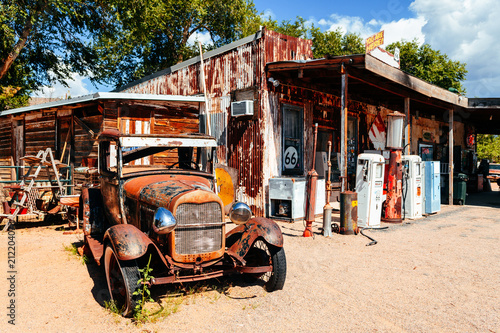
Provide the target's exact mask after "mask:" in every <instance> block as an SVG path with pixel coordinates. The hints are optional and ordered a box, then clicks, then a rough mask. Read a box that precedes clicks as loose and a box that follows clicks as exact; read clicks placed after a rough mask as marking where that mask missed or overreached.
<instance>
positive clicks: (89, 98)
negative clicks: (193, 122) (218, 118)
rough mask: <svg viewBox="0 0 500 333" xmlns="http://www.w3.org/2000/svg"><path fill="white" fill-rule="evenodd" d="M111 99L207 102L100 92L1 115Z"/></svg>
mask: <svg viewBox="0 0 500 333" xmlns="http://www.w3.org/2000/svg"><path fill="white" fill-rule="evenodd" d="M109 99H114V100H117V99H120V100H142V101H170V102H193V103H202V102H205V99H204V97H202V96H179V95H153V94H130V93H118V92H104V93H103V92H98V93H95V94H91V95H85V96H79V97H75V98H70V99H62V100H59V101H54V102H49V103H44V104H38V105H31V106H25V107H22V108H17V109H10V110H4V111H0V117H1V116H6V115H11V114H18V113H23V112H28V111H34V110H43V109H48V108H54V107H58V106H64V105H74V104H78V103H85V102H92V101H97V100H109Z"/></svg>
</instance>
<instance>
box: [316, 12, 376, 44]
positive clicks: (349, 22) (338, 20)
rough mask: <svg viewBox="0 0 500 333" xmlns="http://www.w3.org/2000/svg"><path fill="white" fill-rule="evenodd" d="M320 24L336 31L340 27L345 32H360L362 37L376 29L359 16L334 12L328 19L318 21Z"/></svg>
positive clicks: (369, 34)
mask: <svg viewBox="0 0 500 333" xmlns="http://www.w3.org/2000/svg"><path fill="white" fill-rule="evenodd" d="M318 24H319V25H320V26H323V27H324V28H325V30H327V31H334V30H337V29H338V28H340V29H341V30H342V32H343V33H347V32H353V33H357V34H359V35H360V36H361V37H362V38H366V37H368V36H371V35H373V34H374V33H375V32H377V31H376V30H374V29H373V27H371V26H370V25H369V24H367V23H365V21H364V20H363V19H362V18H361V17H358V16H342V15H338V14H332V15H330V17H329V18H328V19H321V20H319V21H318Z"/></svg>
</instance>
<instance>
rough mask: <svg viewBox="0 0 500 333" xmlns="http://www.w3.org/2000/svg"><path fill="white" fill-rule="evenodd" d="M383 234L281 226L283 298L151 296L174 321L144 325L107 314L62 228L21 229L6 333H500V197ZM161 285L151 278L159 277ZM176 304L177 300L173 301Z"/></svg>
mask: <svg viewBox="0 0 500 333" xmlns="http://www.w3.org/2000/svg"><path fill="white" fill-rule="evenodd" d="M467 200H468V202H467V206H452V207H449V206H445V205H443V206H442V210H441V212H440V213H438V214H435V215H432V216H428V217H426V218H423V219H419V220H415V221H409V222H405V223H403V224H398V225H392V224H391V225H387V226H389V229H388V230H385V231H367V232H366V233H367V234H369V235H371V236H373V237H374V238H376V239H377V241H378V244H377V245H374V246H365V245H366V244H367V243H368V241H369V240H368V239H367V238H365V237H363V236H362V235H357V236H354V235H351V236H346V235H334V236H333V237H331V238H325V237H322V236H321V235H320V229H319V228H320V227H321V222H320V221H321V220H320V219H318V222H317V223H315V224H314V228H313V229H314V232H315V235H316V236H315V237H314V238H303V237H301V235H302V231H303V229H304V226H303V224H302V223H300V222H297V223H293V224H289V223H283V222H280V223H279V224H280V226H281V229H282V231H283V233H284V235H285V251H286V255H287V262H288V271H287V280H286V283H285V287H284V289H283V290H282V291H276V292H273V293H266V292H265V291H264V290H263V289H262V287H261V286H259V285H256V284H251V283H250V284H249V283H248V282H245V280H244V279H241V278H237V279H236V280H234V281H233V282H231V280H212V281H208V282H206V283H202V284H197V285H188V286H186V287H185V288H184V294H180V293H179V291H178V289H175V288H172V287H159V288H155V289H153V296H154V298H155V299H156V301H157V302H156V303H153V304H150V307H151V308H152V311H153V309H156V308H158V307H159V306H158V304H159V303H160V304H162V305H163V306H164V308H165V309H172V310H173V313H172V314H170V315H164V316H158V315H157V316H151V317H150V318H151V319H152V320H153V321H155V322H148V323H145V324H141V325H138V324H136V323H134V322H132V321H131V320H130V319H125V318H121V317H120V316H118V315H115V314H113V313H111V312H110V311H108V310H106V309H105V308H104V306H103V304H104V303H103V301H104V300H107V298H108V297H109V296H108V292H107V287H106V284H105V278H104V272H103V269H102V267H99V266H97V265H96V264H93V263H88V264H83V263H82V260H81V257H78V256H76V255H74V254H71V253H70V251H68V250H66V249H65V247H68V246H69V247H71V246H72V244H75V245H77V246H78V245H80V244H81V241H82V235H81V234H71V235H64V234H63V232H62V231H60V230H58V229H60V226H59V227H58V226H40V225H38V226H37V227H22V228H21V227H19V228H18V229H17V230H16V246H17V253H16V262H15V264H16V267H15V269H16V271H17V273H16V274H15V275H16V284H15V293H16V295H15V304H16V316H15V323H16V325H15V326H13V325H10V324H8V320H9V319H10V318H9V317H8V316H7V314H8V311H9V310H8V309H7V306H9V302H10V300H11V299H12V298H10V297H8V291H9V283H8V282H9V281H7V278H8V277H9V275H8V273H7V271H8V270H9V268H8V262H7V254H6V253H7V247H8V235H7V234H5V233H2V234H1V235H0V253H1V257H0V271H1V273H0V276H3V278H2V279H1V280H0V281H1V282H0V295H1V297H0V308H1V309H3V310H1V312H3V313H2V314H1V316H0V332H11V331H12V332H116V331H118V332H194V331H201V332H227V331H238V332H257V331H264V332H303V331H316V332H500V289H499V285H500V264H499V262H500V247H499V238H500V192H499V191H498V188H497V187H496V186H495V187H494V191H493V192H489V193H480V194H475V195H469V197H468V199H467ZM153 275H154V272H153ZM169 295H170V296H169Z"/></svg>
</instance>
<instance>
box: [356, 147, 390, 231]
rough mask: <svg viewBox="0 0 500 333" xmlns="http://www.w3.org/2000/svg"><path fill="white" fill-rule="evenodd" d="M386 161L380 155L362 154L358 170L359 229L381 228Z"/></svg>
mask: <svg viewBox="0 0 500 333" xmlns="http://www.w3.org/2000/svg"><path fill="white" fill-rule="evenodd" d="M384 164H385V159H384V157H383V156H382V155H380V154H360V155H359V156H358V165H357V168H356V192H357V193H358V227H360V228H368V227H370V228H378V227H380V216H381V212H382V202H383V197H382V196H383V184H384V169H385V168H384Z"/></svg>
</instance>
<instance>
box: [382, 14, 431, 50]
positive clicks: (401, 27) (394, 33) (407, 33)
mask: <svg viewBox="0 0 500 333" xmlns="http://www.w3.org/2000/svg"><path fill="white" fill-rule="evenodd" d="M425 23H426V21H425V19H424V18H423V17H418V18H410V19H400V20H399V21H392V22H389V23H384V24H382V25H381V27H380V30H384V41H385V45H389V44H391V43H394V42H398V41H400V40H402V39H404V40H407V41H412V40H413V39H415V38H416V39H418V41H419V42H420V43H421V44H423V43H424V42H425V35H424V34H423V33H422V27H423V26H424V25H425Z"/></svg>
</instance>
